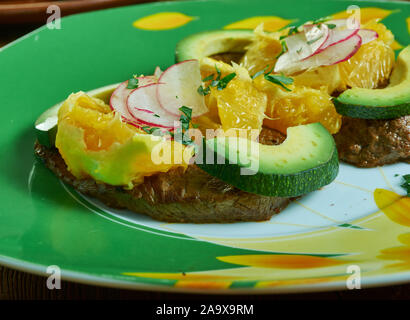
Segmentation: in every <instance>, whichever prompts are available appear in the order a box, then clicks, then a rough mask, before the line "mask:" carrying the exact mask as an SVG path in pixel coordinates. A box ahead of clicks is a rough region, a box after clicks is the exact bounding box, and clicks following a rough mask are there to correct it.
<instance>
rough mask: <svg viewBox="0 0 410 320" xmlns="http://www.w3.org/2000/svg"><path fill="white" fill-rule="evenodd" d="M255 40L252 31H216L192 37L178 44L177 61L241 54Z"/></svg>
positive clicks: (196, 34)
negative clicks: (227, 53)
mask: <svg viewBox="0 0 410 320" xmlns="http://www.w3.org/2000/svg"><path fill="white" fill-rule="evenodd" d="M252 40H253V31H251V30H216V31H208V32H200V33H195V34H193V35H190V36H188V37H186V38H184V39H182V40H181V41H179V42H178V44H177V46H176V61H177V62H181V61H184V60H191V59H197V60H201V59H202V58H204V57H209V56H212V55H214V54H219V53H225V52H229V53H235V52H237V53H240V52H245V48H246V47H247V46H248V45H249V44H250V43H251V42H252Z"/></svg>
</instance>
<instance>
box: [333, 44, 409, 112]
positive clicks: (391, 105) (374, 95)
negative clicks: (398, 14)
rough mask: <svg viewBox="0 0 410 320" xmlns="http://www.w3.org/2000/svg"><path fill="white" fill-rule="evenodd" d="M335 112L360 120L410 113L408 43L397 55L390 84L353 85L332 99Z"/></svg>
mask: <svg viewBox="0 0 410 320" xmlns="http://www.w3.org/2000/svg"><path fill="white" fill-rule="evenodd" d="M333 102H334V105H335V107H336V111H337V112H338V113H339V114H341V115H344V116H348V117H351V118H360V119H394V118H399V117H402V116H406V115H409V114H410V46H407V47H406V48H404V49H403V50H402V51H401V52H400V54H399V55H398V57H397V61H396V64H395V67H394V69H393V72H392V74H391V76H390V84H389V85H388V86H387V87H386V88H382V89H367V88H352V89H348V90H346V91H344V92H343V93H342V94H341V95H340V96H338V97H337V98H335V99H334V100H333Z"/></svg>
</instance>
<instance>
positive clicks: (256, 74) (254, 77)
mask: <svg viewBox="0 0 410 320" xmlns="http://www.w3.org/2000/svg"><path fill="white" fill-rule="evenodd" d="M268 68H269V65H267V66H266V67H265V68H264V69H263V70H260V71H258V72H256V73H255V74H254V75H253V76H252V77H251V78H252V80H254V79H256V78H257V77H259V76H260V75H261V74H262V73H265V70H266V69H268Z"/></svg>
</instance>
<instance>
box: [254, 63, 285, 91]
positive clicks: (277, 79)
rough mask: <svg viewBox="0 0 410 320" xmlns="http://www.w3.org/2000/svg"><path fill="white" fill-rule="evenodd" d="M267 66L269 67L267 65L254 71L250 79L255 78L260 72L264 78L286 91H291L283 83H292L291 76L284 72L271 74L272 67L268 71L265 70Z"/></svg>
mask: <svg viewBox="0 0 410 320" xmlns="http://www.w3.org/2000/svg"><path fill="white" fill-rule="evenodd" d="M267 68H269V65H267V66H266V67H265V68H264V69H263V70H261V71H258V72H256V73H255V74H254V75H253V76H252V79H255V78H257V77H259V76H260V75H261V74H264V75H263V77H264V78H265V80H267V81H269V82H272V83H274V84H277V85H279V86H281V87H282V88H284V89H285V90H286V91H292V90H291V89H289V88H288V87H286V86H285V84H292V83H293V79H292V78H290V77H286V76H285V75H284V74H281V75H279V74H271V73H272V71H273V68H274V67H272V68H271V69H270V70H269V71H267V72H265V70H266V69H267Z"/></svg>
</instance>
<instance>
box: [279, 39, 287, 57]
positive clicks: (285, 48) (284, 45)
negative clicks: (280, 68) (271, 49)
mask: <svg viewBox="0 0 410 320" xmlns="http://www.w3.org/2000/svg"><path fill="white" fill-rule="evenodd" d="M280 44H281V45H282V51H281V52H280V53H279V54H278V55H277V56H276V59H278V58H279V57H280V56H281V55H282V54H284V53H285V52H286V51H287V50H288V47H287V45H286V42H285V41H284V40H282V41H281V42H280Z"/></svg>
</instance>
